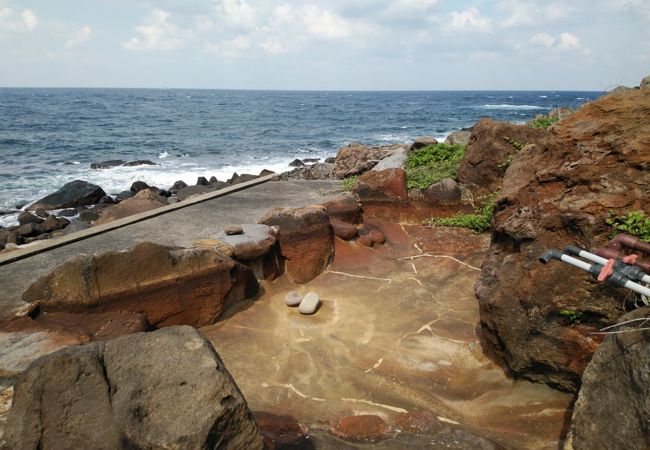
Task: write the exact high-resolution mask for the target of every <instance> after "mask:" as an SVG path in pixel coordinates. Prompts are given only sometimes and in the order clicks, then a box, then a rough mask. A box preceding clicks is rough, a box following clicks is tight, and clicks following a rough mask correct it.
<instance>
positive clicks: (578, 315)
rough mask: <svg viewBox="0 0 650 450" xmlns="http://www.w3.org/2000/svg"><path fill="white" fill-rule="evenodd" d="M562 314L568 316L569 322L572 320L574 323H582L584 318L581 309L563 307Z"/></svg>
mask: <svg viewBox="0 0 650 450" xmlns="http://www.w3.org/2000/svg"><path fill="white" fill-rule="evenodd" d="M560 315H561V316H563V317H566V318H567V319H568V320H569V322H571V323H572V324H574V323H575V324H577V323H580V321H581V320H582V312H581V311H574V310H572V309H561V310H560Z"/></svg>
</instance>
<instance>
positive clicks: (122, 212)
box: [95, 188, 167, 225]
mask: <svg viewBox="0 0 650 450" xmlns="http://www.w3.org/2000/svg"><path fill="white" fill-rule="evenodd" d="M165 205H167V199H165V197H163V196H161V195H159V194H158V193H157V192H155V191H154V190H153V189H149V188H146V189H143V190H141V191H138V192H137V194H135V196H133V197H131V198H127V199H126V200H123V201H121V202H120V203H118V204H117V205H112V206H108V207H106V208H105V209H104V210H102V212H101V214H100V215H99V219H97V220H96V221H95V225H102V224H104V223H108V222H112V221H114V220H117V219H123V218H124V217H128V216H132V215H134V214H138V213H141V212H145V211H151V210H152V209H156V208H160V207H161V206H165Z"/></svg>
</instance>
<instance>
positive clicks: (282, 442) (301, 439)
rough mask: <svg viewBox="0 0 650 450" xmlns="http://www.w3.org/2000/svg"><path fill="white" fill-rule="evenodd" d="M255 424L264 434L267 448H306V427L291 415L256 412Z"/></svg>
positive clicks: (280, 449)
mask: <svg viewBox="0 0 650 450" xmlns="http://www.w3.org/2000/svg"><path fill="white" fill-rule="evenodd" d="M253 416H254V417H255V421H256V422H257V426H258V427H259V428H260V431H261V432H262V436H264V443H265V444H266V446H267V448H268V450H286V449H302V448H305V449H308V448H311V447H310V446H308V442H309V441H308V439H309V437H308V436H307V431H308V430H307V427H306V426H305V425H303V424H301V423H298V422H296V419H294V418H293V417H291V416H278V415H276V414H271V413H265V412H256V413H253Z"/></svg>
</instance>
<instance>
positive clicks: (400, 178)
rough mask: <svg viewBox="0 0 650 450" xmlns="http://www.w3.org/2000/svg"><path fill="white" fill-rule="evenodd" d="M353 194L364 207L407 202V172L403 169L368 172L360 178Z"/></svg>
mask: <svg viewBox="0 0 650 450" xmlns="http://www.w3.org/2000/svg"><path fill="white" fill-rule="evenodd" d="M352 192H353V193H354V194H355V195H357V197H358V198H359V202H360V203H361V204H362V205H363V204H364V203H366V202H368V203H377V202H406V201H407V200H408V190H407V188H406V172H405V171H404V170H402V169H388V170H382V171H381V172H375V171H370V172H366V173H364V174H363V175H361V176H360V177H359V180H358V181H357V184H356V186H355V187H354V188H353V189H352Z"/></svg>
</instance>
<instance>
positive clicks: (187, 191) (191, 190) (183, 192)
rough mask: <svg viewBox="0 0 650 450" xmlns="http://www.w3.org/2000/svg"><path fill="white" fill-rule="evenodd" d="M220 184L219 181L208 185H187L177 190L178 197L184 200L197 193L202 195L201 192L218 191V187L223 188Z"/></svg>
mask: <svg viewBox="0 0 650 450" xmlns="http://www.w3.org/2000/svg"><path fill="white" fill-rule="evenodd" d="M218 184H219V183H216V184H210V185H208V186H187V187H184V188H181V189H179V190H178V191H176V197H177V198H178V199H179V200H180V201H183V200H185V199H188V198H190V197H193V196H195V195H200V194H205V193H207V192H212V191H216V190H217V189H221V188H220V187H219V186H218Z"/></svg>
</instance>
